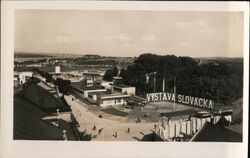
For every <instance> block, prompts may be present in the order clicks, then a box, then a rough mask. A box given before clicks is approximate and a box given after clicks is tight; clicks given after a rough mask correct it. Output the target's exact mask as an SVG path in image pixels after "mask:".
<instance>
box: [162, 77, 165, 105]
mask: <svg viewBox="0 0 250 158" xmlns="http://www.w3.org/2000/svg"><path fill="white" fill-rule="evenodd" d="M164 93H165V74H164V76H163V81H162V95H164ZM164 103H165V101H164V100H163V105H164Z"/></svg>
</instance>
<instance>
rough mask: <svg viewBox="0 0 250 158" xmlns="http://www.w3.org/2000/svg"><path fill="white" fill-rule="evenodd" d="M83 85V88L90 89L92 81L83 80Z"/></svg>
mask: <svg viewBox="0 0 250 158" xmlns="http://www.w3.org/2000/svg"><path fill="white" fill-rule="evenodd" d="M83 84H84V85H85V86H87V87H91V86H93V84H94V81H93V80H92V79H88V78H85V79H84V80H83Z"/></svg>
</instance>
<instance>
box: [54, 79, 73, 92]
mask: <svg viewBox="0 0 250 158" xmlns="http://www.w3.org/2000/svg"><path fill="white" fill-rule="evenodd" d="M54 84H55V85H56V86H58V90H59V92H60V93H63V94H68V92H69V88H70V85H71V81H70V80H63V79H61V78H57V79H56V81H55V82H54Z"/></svg>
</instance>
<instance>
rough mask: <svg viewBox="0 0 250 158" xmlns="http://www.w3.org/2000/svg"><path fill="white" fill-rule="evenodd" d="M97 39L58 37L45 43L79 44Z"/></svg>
mask: <svg viewBox="0 0 250 158" xmlns="http://www.w3.org/2000/svg"><path fill="white" fill-rule="evenodd" d="M95 40H96V37H85V36H78V35H77V36H73V35H72V36H66V35H57V36H55V37H52V38H48V39H46V40H45V41H44V43H46V44H56V43H79V42H82V41H95Z"/></svg>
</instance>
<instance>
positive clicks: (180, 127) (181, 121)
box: [155, 111, 232, 141]
mask: <svg viewBox="0 0 250 158" xmlns="http://www.w3.org/2000/svg"><path fill="white" fill-rule="evenodd" d="M208 114H209V115H208ZM222 118H223V119H224V120H223V123H225V122H226V123H227V124H228V125H230V124H231V121H232V119H231V118H232V112H230V111H225V112H221V113H220V114H210V113H208V112H198V113H197V114H196V115H190V116H177V117H165V116H164V117H162V118H161V119H160V120H159V122H158V124H157V126H156V129H155V131H156V134H157V135H158V136H159V137H160V138H161V139H162V140H164V141H175V139H176V138H179V139H180V140H179V141H192V139H193V138H194V137H195V135H196V134H197V133H199V131H200V130H202V129H203V128H204V126H206V125H207V124H208V123H209V124H214V125H219V124H222V121H221V119H222Z"/></svg>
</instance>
